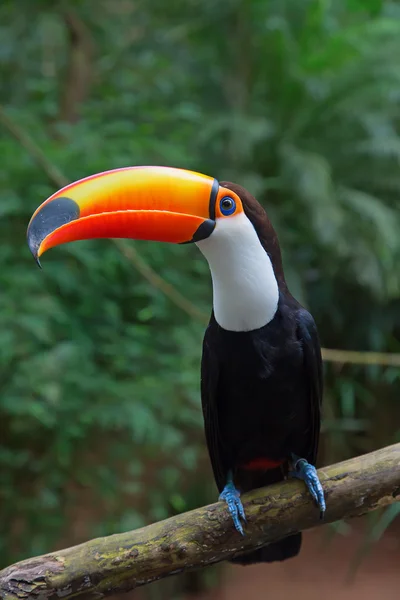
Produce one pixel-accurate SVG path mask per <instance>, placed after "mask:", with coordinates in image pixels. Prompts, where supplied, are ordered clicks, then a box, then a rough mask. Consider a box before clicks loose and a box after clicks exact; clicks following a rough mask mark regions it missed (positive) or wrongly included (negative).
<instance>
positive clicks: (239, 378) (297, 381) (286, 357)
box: [27, 167, 325, 564]
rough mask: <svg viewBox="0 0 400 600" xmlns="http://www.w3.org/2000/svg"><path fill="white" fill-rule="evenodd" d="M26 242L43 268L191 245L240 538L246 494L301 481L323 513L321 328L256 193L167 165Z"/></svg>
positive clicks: (81, 200)
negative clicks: (103, 253) (136, 247)
mask: <svg viewBox="0 0 400 600" xmlns="http://www.w3.org/2000/svg"><path fill="white" fill-rule="evenodd" d="M27 237H28V244H29V248H30V250H31V252H32V254H33V255H34V257H35V258H36V260H37V261H38V260H39V257H40V256H41V255H42V254H43V253H44V252H45V251H46V250H48V249H49V248H52V247H53V246H57V245H59V244H64V243H67V242H72V241H74V240H82V239H88V238H121V237H123V238H134V239H143V240H155V241H164V242H175V243H179V244H185V243H188V242H194V243H195V244H196V245H197V246H198V247H199V249H200V250H201V252H202V253H203V254H204V256H205V257H206V259H207V261H208V263H209V267H210V271H211V277H212V285H213V310H212V314H211V318H210V322H209V325H208V327H207V330H206V332H205V337H204V343H203V356H202V365H201V397H202V408H203V415H204V424H205V435H206V440H207V446H208V450H209V454H210V459H211V464H212V468H213V472H214V476H215V480H216V484H217V487H218V489H219V492H220V499H221V500H224V501H225V502H226V503H227V506H228V509H229V511H230V514H231V515H232V518H233V523H234V525H235V527H236V529H237V530H238V531H239V532H240V533H243V523H244V522H245V520H246V518H245V512H244V509H243V505H242V502H241V499H240V494H241V492H246V491H249V490H251V489H254V488H257V487H261V486H265V485H268V484H270V483H273V482H277V481H279V480H282V479H283V478H285V477H286V476H295V477H298V478H300V479H303V480H304V481H305V483H306V485H307V487H308V489H309V491H310V493H311V495H312V497H313V498H314V500H315V501H316V503H317V505H318V506H319V509H320V512H321V515H322V514H323V513H324V511H325V500H324V492H323V489H322V486H321V484H320V482H319V479H318V476H317V473H316V469H315V466H314V465H315V461H316V456H317V448H318V438H319V431H320V409H321V399H322V362H321V352H320V345H319V340H318V334H317V329H316V326H315V322H314V319H313V318H312V316H311V315H310V313H309V312H307V310H305V309H304V308H303V307H302V306H301V305H300V304H299V303H298V302H297V300H295V298H294V297H293V296H292V295H291V294H290V292H289V290H288V287H287V285H286V281H285V277H284V272H283V268H282V260H281V252H280V248H279V243H278V238H277V235H276V233H275V231H274V229H273V227H272V225H271V222H270V220H269V219H268V216H267V214H266V212H265V211H264V209H263V208H262V207H261V205H260V204H259V203H258V202H257V200H255V198H253V196H252V195H251V194H250V193H249V192H248V191H246V190H245V189H244V188H243V187H241V186H240V185H236V184H234V183H228V182H222V183H219V182H218V181H217V180H216V179H214V178H212V177H208V176H206V175H202V174H200V173H195V172H192V171H186V170H183V169H175V168H170V167H128V168H122V169H116V170H112V171H106V172H104V173H99V174H97V175H93V176H91V177H87V178H85V179H82V180H80V181H77V182H75V183H72V184H71V185H67V186H66V187H64V188H63V189H61V190H60V191H58V192H56V193H55V194H53V195H52V196H51V197H50V198H48V199H47V200H46V201H45V202H43V204H42V205H41V206H39V208H38V209H37V210H36V212H35V213H34V214H33V216H32V218H31V221H30V223H29V226H28V233H27ZM300 545H301V534H300V533H295V534H292V535H290V536H289V537H287V538H285V539H283V540H280V541H277V542H275V543H273V544H270V545H268V546H266V547H264V548H259V549H257V550H253V551H250V552H248V553H247V554H243V555H241V556H239V557H238V558H235V559H234V561H236V562H239V563H241V564H250V563H254V562H272V561H276V560H284V559H286V558H290V557H292V556H295V555H296V554H297V553H298V552H299V550H300Z"/></svg>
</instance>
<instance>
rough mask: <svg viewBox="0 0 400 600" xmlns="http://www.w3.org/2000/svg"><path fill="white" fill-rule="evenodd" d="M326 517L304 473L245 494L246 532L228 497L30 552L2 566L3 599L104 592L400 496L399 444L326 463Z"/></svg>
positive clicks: (191, 566) (219, 558)
mask: <svg viewBox="0 0 400 600" xmlns="http://www.w3.org/2000/svg"><path fill="white" fill-rule="evenodd" d="M319 476H320V479H321V482H322V484H323V486H324V490H325V494H326V500H327V512H326V517H325V520H324V521H321V520H320V519H319V511H318V509H317V508H316V507H315V505H314V504H313V503H312V501H311V500H310V496H309V494H308V493H307V492H306V490H305V487H304V484H303V483H302V482H300V481H297V480H290V481H284V482H282V483H279V484H276V485H273V486H270V487H268V488H263V489H259V490H255V491H253V492H250V493H248V494H245V495H244V496H243V503H244V507H245V511H246V515H247V519H248V523H247V527H246V535H245V537H241V536H240V535H239V534H238V533H237V532H236V531H235V529H234V528H233V526H232V520H231V518H230V516H229V515H228V512H227V509H226V506H225V504H224V503H223V502H218V503H216V504H211V505H209V506H204V507H202V508H198V509H196V510H193V511H191V512H187V513H184V514H181V515H179V516H176V517H172V518H170V519H167V520H166V521H161V522H160V523H154V524H153V525H149V526H147V527H144V528H142V529H138V530H136V531H130V532H128V533H122V534H117V535H112V536H109V537H104V538H98V539H94V540H91V541H89V542H86V543H84V544H81V545H79V546H74V547H72V548H67V549H66V550H60V551H57V552H52V553H51V554H46V555H44V556H39V557H36V558H30V559H28V560H25V561H22V562H20V563H17V564H15V565H12V566H10V567H8V568H6V569H4V570H3V571H0V597H1V598H2V600H55V599H59V598H62V599H63V600H69V599H71V598H80V599H83V598H85V599H90V598H93V599H94V598H103V597H106V596H110V595H112V594H114V593H117V592H127V591H129V590H132V589H134V588H135V587H138V586H140V585H144V584H146V583H150V582H151V581H155V580H157V579H161V578H163V577H167V576H168V575H173V574H175V573H181V572H183V571H186V570H189V569H200V568H203V567H205V566H207V565H210V564H212V563H216V562H219V561H223V560H225V559H228V558H230V557H232V556H234V555H237V554H239V553H240V552H241V551H244V550H249V549H252V548H256V547H259V546H263V545H265V544H267V543H268V542H272V541H274V540H278V539H280V538H282V537H284V536H286V535H288V534H290V533H293V532H296V531H301V530H305V529H309V528H310V527H315V526H316V525H321V524H322V523H330V522H332V521H336V520H338V519H347V518H350V517H355V516H357V515H361V514H364V513H366V512H368V511H371V510H375V509H377V508H381V507H384V506H387V505H389V504H391V503H393V502H396V501H399V500H400V444H396V445H394V446H389V447H387V448H383V449H381V450H378V451H376V452H372V453H371V454H366V455H364V456H359V457H357V458H353V459H351V460H348V461H346V462H342V463H338V464H335V465H331V466H329V467H324V468H322V469H320V470H319Z"/></svg>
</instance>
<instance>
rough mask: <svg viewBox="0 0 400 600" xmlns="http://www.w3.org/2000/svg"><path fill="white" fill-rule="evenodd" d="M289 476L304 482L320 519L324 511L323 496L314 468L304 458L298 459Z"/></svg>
mask: <svg viewBox="0 0 400 600" xmlns="http://www.w3.org/2000/svg"><path fill="white" fill-rule="evenodd" d="M291 475H292V477H297V478H298V479H302V480H303V481H304V482H305V484H306V486H307V488H308V490H309V492H310V494H311V496H312V497H313V498H314V500H315V502H316V503H317V504H318V506H319V509H320V511H321V517H323V515H324V512H325V510H326V503H325V495H324V490H323V488H322V485H321V482H320V480H319V478H318V474H317V470H316V468H315V467H314V466H313V465H310V463H308V462H307V461H306V460H305V459H304V458H299V459H297V460H295V462H294V471H291Z"/></svg>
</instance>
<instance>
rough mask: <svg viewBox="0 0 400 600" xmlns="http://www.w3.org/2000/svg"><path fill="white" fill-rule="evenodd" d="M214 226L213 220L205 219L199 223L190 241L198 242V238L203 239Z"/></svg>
mask: <svg viewBox="0 0 400 600" xmlns="http://www.w3.org/2000/svg"><path fill="white" fill-rule="evenodd" d="M214 227H215V221H212V220H211V219H207V220H206V221H204V222H203V223H202V224H201V225H199V227H198V228H197V230H196V231H195V233H194V235H193V237H192V239H191V240H190V241H191V242H200V240H205V239H206V238H208V236H209V235H211V234H212V232H213V231H214Z"/></svg>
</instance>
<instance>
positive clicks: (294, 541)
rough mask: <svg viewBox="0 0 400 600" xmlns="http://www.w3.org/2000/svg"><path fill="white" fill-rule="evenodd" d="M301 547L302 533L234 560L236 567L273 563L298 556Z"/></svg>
mask: <svg viewBox="0 0 400 600" xmlns="http://www.w3.org/2000/svg"><path fill="white" fill-rule="evenodd" d="M300 547H301V533H295V534H293V535H290V536H289V537H287V538H284V539H283V540H279V542H274V543H273V544H268V546H264V547H263V548H258V549H257V550H252V551H250V552H246V553H244V554H241V555H240V556H237V557H235V558H232V559H231V561H230V562H232V563H234V564H236V565H254V564H255V563H271V562H275V561H281V560H286V559H288V558H293V557H294V556H297V554H298V553H299V552H300Z"/></svg>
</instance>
